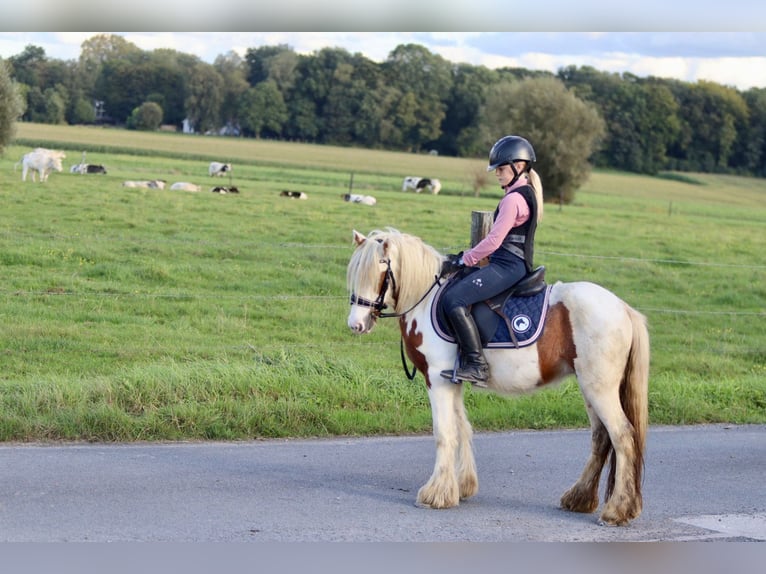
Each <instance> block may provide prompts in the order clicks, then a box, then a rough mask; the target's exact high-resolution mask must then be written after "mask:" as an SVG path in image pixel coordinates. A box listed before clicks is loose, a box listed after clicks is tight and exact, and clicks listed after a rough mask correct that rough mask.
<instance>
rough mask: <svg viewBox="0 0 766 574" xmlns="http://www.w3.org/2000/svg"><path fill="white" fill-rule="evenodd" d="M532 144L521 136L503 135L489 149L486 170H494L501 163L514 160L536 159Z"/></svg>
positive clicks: (528, 160)
mask: <svg viewBox="0 0 766 574" xmlns="http://www.w3.org/2000/svg"><path fill="white" fill-rule="evenodd" d="M536 159H537V158H536V157H535V150H534V148H533V147H532V144H531V143H529V142H528V141H527V140H525V139H524V138H523V137H521V136H504V137H502V138H500V139H499V140H497V141H496V142H495V145H493V146H492V149H491V150H489V166H488V167H487V171H494V170H495V169H496V168H498V167H500V166H501V165H503V164H506V163H511V162H514V161H522V160H523V161H527V162H529V163H532V162H534V161H536Z"/></svg>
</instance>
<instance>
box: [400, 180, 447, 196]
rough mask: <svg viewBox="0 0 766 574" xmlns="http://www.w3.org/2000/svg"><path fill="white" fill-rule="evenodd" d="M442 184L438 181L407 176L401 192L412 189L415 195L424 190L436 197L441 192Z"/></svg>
mask: <svg viewBox="0 0 766 574" xmlns="http://www.w3.org/2000/svg"><path fill="white" fill-rule="evenodd" d="M441 188H442V184H441V182H440V181H439V180H438V179H435V178H429V177H415V176H413V175H408V176H407V177H405V178H404V181H403V182H402V191H407V190H408V189H412V190H414V191H415V193H420V192H421V191H423V190H424V189H427V190H429V191H430V192H431V193H432V194H434V195H436V194H438V193H439V191H441Z"/></svg>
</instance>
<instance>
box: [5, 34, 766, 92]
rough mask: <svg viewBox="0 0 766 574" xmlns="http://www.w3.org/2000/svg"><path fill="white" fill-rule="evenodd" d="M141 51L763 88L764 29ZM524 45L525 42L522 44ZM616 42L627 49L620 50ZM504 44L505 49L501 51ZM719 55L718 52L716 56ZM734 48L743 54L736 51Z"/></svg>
mask: <svg viewBox="0 0 766 574" xmlns="http://www.w3.org/2000/svg"><path fill="white" fill-rule="evenodd" d="M97 33H98V32H43V33H36V32H11V33H8V32H0V56H2V57H8V56H12V55H15V54H19V53H21V52H22V51H23V50H24V47H25V46H26V45H28V44H34V45H38V46H41V47H43V48H44V49H45V51H46V54H47V55H48V56H49V57H51V58H57V59H63V60H70V59H77V58H78V57H79V54H80V47H81V45H82V43H83V42H84V41H85V40H87V39H89V38H91V37H93V36H94V35H96V34H97ZM119 34H121V35H122V36H124V37H125V39H126V40H128V41H130V42H132V43H134V44H136V45H137V46H138V47H139V48H141V49H143V50H154V49H157V48H171V49H175V50H178V51H180V52H184V53H189V54H194V55H197V56H199V57H200V58H201V59H203V60H205V61H207V62H213V61H214V59H215V57H216V56H218V55H221V54H225V53H226V52H228V51H230V50H234V51H235V52H237V53H238V54H240V55H241V56H244V55H245V53H246V51H247V49H248V48H254V47H258V46H275V45H278V44H287V45H289V46H291V47H292V48H293V49H294V50H295V51H296V52H298V53H301V54H310V53H312V52H315V51H318V50H320V49H322V48H325V47H341V48H344V49H346V50H348V51H349V52H351V53H356V52H360V53H363V54H364V55H365V56H367V57H368V58H370V59H371V60H373V61H376V62H382V61H384V60H385V59H386V58H387V57H388V55H389V54H390V52H391V51H392V50H393V49H394V48H396V47H397V46H399V45H401V44H407V43H415V44H421V45H424V46H426V47H427V48H428V49H429V50H431V51H432V52H433V53H436V54H439V55H441V56H442V57H444V58H445V59H447V60H449V61H451V62H455V63H469V64H473V65H483V66H487V67H489V68H499V67H520V68H527V69H530V70H546V71H549V72H553V73H555V72H557V71H558V70H559V69H561V68H563V67H566V66H572V65H574V66H591V67H593V68H595V69H596V70H599V71H603V72H616V73H622V72H629V73H632V74H635V75H637V76H639V77H646V76H657V77H663V78H676V79H680V80H682V81H687V82H695V81H697V80H698V79H705V80H710V81H713V82H717V83H720V84H724V85H730V86H734V87H736V88H737V89H740V90H746V89H749V88H751V87H764V88H766V56H761V54H764V53H766V34H757V33H742V34H739V33H726V34H722V33H710V34H708V33H698V34H691V33H645V34H641V33H611V32H595V33H550V32H539V33H526V32H525V33H484V32H433V33H424V32H276V31H274V32H125V33H119ZM519 48H525V49H521V50H520V49H519ZM619 48H627V49H622V50H620V49H619ZM503 51H505V52H506V53H505V54H504V53H503ZM715 54H719V56H718V57H716V56H715ZM732 54H738V55H740V56H738V57H733V56H732Z"/></svg>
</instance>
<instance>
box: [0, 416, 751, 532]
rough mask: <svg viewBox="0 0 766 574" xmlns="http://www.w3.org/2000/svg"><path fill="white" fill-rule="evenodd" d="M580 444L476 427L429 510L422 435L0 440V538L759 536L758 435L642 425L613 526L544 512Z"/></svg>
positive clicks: (430, 456) (582, 451)
mask: <svg viewBox="0 0 766 574" xmlns="http://www.w3.org/2000/svg"><path fill="white" fill-rule="evenodd" d="M589 446H590V437H589V432H588V431H586V430H565V431H518V432H503V433H477V434H476V435H475V437H474V447H475V452H476V459H477V466H478V472H479V493H478V495H476V496H475V497H473V498H471V499H469V500H466V501H463V502H462V503H461V504H460V506H458V507H456V508H452V509H449V510H429V509H423V508H418V507H416V506H415V505H414V502H415V496H416V494H417V490H418V488H419V487H420V486H421V485H422V484H423V483H424V482H425V481H426V480H427V479H428V477H429V476H430V473H431V470H432V466H433V460H434V445H433V438H432V437H430V436H416V437H384V438H340V439H329V440H324V439H321V440H319V439H317V440H268V441H252V442H236V443H220V442H214V443H208V442H205V443H171V444H168V443H160V444H155V443H140V444H63V445H24V444H6V445H2V446H0V541H3V542H26V541H35V542H54V541H101V542H104V541H111V542H120V541H122V542H128V541H163V542H199V541H205V542H230V541H248V542H251V541H252V542H277V541H279V542H305V541H320V542H330V541H346V542H373V541H374V542H385V541H394V542H456V541H468V542H499V541H513V542H540V541H546V542H607V541H766V486H765V485H766V482H765V479H764V477H766V425H745V426H732V425H706V426H691V427H651V428H650V430H649V437H648V445H647V447H648V448H647V458H646V473H645V480H644V511H643V514H642V515H641V516H640V517H639V518H638V519H637V520H636V521H634V522H633V523H632V524H631V525H630V526H628V527H624V528H616V527H606V526H600V525H598V523H597V517H598V515H597V514H574V513H570V512H566V511H563V510H561V509H559V508H558V500H559V497H560V496H561V494H562V492H564V490H566V489H567V488H568V487H569V486H570V485H571V484H572V483H573V482H574V481H575V480H576V478H577V477H578V476H579V473H580V471H581V470H582V466H583V465H584V463H585V460H586V457H587V453H588V449H589ZM602 492H603V489H602Z"/></svg>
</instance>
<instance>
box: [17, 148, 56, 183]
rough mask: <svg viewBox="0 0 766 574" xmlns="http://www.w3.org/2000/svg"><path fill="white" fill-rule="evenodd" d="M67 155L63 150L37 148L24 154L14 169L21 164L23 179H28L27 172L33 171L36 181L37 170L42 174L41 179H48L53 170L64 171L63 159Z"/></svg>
mask: <svg viewBox="0 0 766 574" xmlns="http://www.w3.org/2000/svg"><path fill="white" fill-rule="evenodd" d="M65 157H66V154H65V153H64V152H63V151H55V150H51V149H46V148H42V147H38V148H35V149H34V150H32V151H31V152H29V153H26V154H24V156H23V157H22V158H21V161H19V162H18V163H17V164H16V165H15V166H14V168H13V169H14V170H15V169H16V168H17V167H18V165H19V163H20V164H21V167H22V171H21V181H26V180H27V173H29V171H30V170H31V171H32V181H35V172H37V173H38V174H39V175H40V181H41V182H43V181H47V180H48V176H49V175H50V173H51V172H52V171H62V170H63V169H64V168H63V167H62V165H61V161H62V160H63V159H64V158H65Z"/></svg>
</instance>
